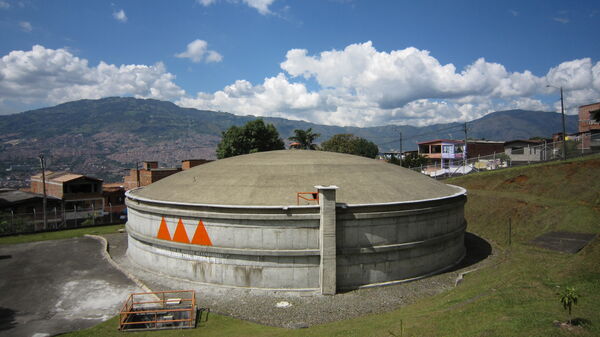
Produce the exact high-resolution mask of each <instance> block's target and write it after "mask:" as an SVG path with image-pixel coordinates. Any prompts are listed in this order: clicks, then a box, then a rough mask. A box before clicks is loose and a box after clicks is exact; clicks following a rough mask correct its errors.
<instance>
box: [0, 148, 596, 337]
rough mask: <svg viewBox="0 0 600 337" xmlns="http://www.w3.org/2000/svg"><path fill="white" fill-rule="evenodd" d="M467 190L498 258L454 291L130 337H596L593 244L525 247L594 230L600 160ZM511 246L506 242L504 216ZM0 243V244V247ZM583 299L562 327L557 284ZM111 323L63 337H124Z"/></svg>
mask: <svg viewBox="0 0 600 337" xmlns="http://www.w3.org/2000/svg"><path fill="white" fill-rule="evenodd" d="M447 182H448V183H452V184H456V185H460V186H463V187H465V188H467V189H468V193H469V194H468V196H469V200H468V202H467V205H466V209H465V215H466V218H467V221H468V231H470V232H472V233H475V234H476V235H479V236H481V237H483V238H484V239H486V240H488V241H489V242H490V243H492V245H493V246H494V249H495V252H496V254H498V255H499V256H498V257H497V258H496V262H495V263H493V264H490V265H488V266H486V267H484V268H482V269H480V270H477V271H475V272H472V273H469V274H468V275H466V276H465V279H464V281H463V282H462V283H461V284H459V285H458V286H457V287H456V288H455V289H453V290H451V291H448V292H445V293H442V294H439V295H436V296H432V297H427V298H423V299H421V300H419V301H417V302H416V303H414V304H412V305H408V306H405V307H402V308H399V309H398V310H395V311H392V312H388V313H383V314H376V315H375V314H374V315H367V316H363V317H360V318H357V319H352V320H347V321H340V322H334V323H329V324H323V325H319V326H314V327H311V328H308V329H300V330H287V329H282V328H273V327H267V326H261V325H258V324H254V323H250V322H244V321H241V320H237V319H234V318H230V317H226V316H219V315H215V314H211V315H210V318H209V320H208V322H202V323H201V324H200V325H199V327H198V328H196V329H194V330H177V331H160V332H144V333H131V335H132V336H252V337H260V336H457V337H459V336H460V337H462V336H503V337H509V336H572V335H575V336H600V239H599V238H596V239H595V240H594V241H593V242H592V243H591V244H590V245H589V246H587V247H586V248H585V249H583V250H582V251H580V252H579V253H578V254H575V255H571V254H564V253H559V252H553V251H549V250H544V249H540V248H536V247H533V246H531V245H529V244H528V242H529V241H530V240H531V239H533V238H534V237H536V236H538V235H540V234H543V233H545V232H549V231H555V230H567V231H574V232H588V233H596V234H598V233H600V157H599V156H595V157H591V158H587V159H576V160H571V161H568V162H555V163H550V164H545V165H535V166H532V167H523V168H511V169H506V170H502V171H497V172H485V173H478V174H473V175H469V176H466V177H461V178H455V179H452V180H449V181H447ZM509 218H510V219H511V222H512V229H513V231H512V233H513V236H512V244H511V245H508V221H509V220H508V219H509ZM0 242H1V241H0ZM567 285H569V286H573V287H575V288H577V290H578V292H579V293H580V295H581V297H580V299H579V303H578V304H577V305H576V306H575V307H574V310H573V316H574V317H577V318H583V319H585V320H587V321H589V322H590V323H589V324H587V325H586V326H585V328H583V329H578V330H574V331H567V330H565V329H562V328H557V327H555V326H554V325H553V321H554V320H560V321H565V320H566V319H567V313H566V311H564V310H563V308H562V306H561V305H560V303H559V300H558V296H557V295H556V293H557V292H558V290H559V289H560V288H559V287H564V286H567ZM117 324H118V322H117V319H116V318H113V319H111V320H109V321H107V322H105V323H102V324H99V325H97V326H96V327H93V328H91V329H87V330H83V331H78V332H73V333H71V334H68V336H123V333H120V332H118V331H117Z"/></svg>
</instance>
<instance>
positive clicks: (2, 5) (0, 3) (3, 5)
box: [0, 1, 10, 9]
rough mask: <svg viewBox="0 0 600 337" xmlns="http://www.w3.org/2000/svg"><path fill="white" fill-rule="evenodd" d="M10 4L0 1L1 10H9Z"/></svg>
mask: <svg viewBox="0 0 600 337" xmlns="http://www.w3.org/2000/svg"><path fill="white" fill-rule="evenodd" d="M9 8H10V4H9V3H8V2H6V1H0V9H9Z"/></svg>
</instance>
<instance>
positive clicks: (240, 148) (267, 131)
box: [217, 118, 285, 159]
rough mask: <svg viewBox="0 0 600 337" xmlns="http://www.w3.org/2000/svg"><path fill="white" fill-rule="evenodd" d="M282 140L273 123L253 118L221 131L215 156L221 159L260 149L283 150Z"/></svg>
mask: <svg viewBox="0 0 600 337" xmlns="http://www.w3.org/2000/svg"><path fill="white" fill-rule="evenodd" d="M284 148H285V147H284V145H283V140H281V138H279V132H277V129H276V128H275V126H273V124H266V125H265V123H264V122H263V120H262V119H260V118H259V119H255V120H253V121H250V122H248V123H246V124H245V125H244V126H241V127H239V126H232V127H230V128H229V129H227V131H223V133H222V138H221V142H220V143H219V145H217V158H219V159H223V158H228V157H233V156H239V155H241V154H248V153H254V152H262V151H272V150H283V149H284Z"/></svg>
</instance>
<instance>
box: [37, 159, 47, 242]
mask: <svg viewBox="0 0 600 337" xmlns="http://www.w3.org/2000/svg"><path fill="white" fill-rule="evenodd" d="M39 158H40V166H41V167H42V191H43V193H44V199H43V202H42V214H44V230H46V229H48V218H47V217H46V202H47V195H46V160H45V159H44V154H42V153H40V155H39Z"/></svg>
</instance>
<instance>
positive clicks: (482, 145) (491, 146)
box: [467, 140, 504, 159]
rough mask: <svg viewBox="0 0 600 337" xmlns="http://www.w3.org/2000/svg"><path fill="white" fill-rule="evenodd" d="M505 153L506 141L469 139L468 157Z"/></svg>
mask: <svg viewBox="0 0 600 337" xmlns="http://www.w3.org/2000/svg"><path fill="white" fill-rule="evenodd" d="M495 153H504V142H503V141H496V140H467V159H470V158H478V157H485V156H490V155H493V154H495Z"/></svg>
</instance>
